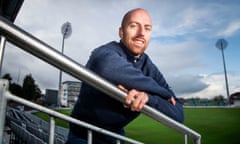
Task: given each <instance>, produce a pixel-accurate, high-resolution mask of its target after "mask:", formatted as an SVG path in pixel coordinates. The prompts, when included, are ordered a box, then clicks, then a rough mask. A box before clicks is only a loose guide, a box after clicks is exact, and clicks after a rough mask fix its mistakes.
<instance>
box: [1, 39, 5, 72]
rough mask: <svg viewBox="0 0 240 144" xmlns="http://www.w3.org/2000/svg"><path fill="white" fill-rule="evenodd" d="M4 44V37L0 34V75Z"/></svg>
mask: <svg viewBox="0 0 240 144" xmlns="http://www.w3.org/2000/svg"><path fill="white" fill-rule="evenodd" d="M5 44H6V37H4V36H2V35H1V36H0V76H1V74H2V64H3V55H4V49H5Z"/></svg>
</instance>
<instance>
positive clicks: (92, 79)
mask: <svg viewBox="0 0 240 144" xmlns="http://www.w3.org/2000/svg"><path fill="white" fill-rule="evenodd" d="M0 34H1V35H4V36H5V37H6V39H7V40H8V41H10V42H11V43H13V44H15V45H16V46H18V47H19V48H21V49H23V50H25V51H26V52H28V53H31V54H33V55H34V56H36V57H38V58H40V59H42V60H44V61H46V62H48V63H49V64H51V65H53V66H55V67H57V68H59V69H61V70H63V71H64V72H66V73H68V74H70V75H72V76H73V77H75V78H77V79H79V80H82V81H83V82H86V83H88V84H89V85H91V86H93V87H95V88H97V89H98V90H100V91H102V92H105V93H106V94H108V95H109V96H111V97H112V98H114V99H116V100H118V101H120V102H124V98H125V97H126V95H127V94H126V93H125V92H123V91H122V90H120V89H119V88H117V87H116V86H115V85H113V84H111V83H110V82H108V81H106V80H105V79H103V78H101V77H99V76H98V75H96V74H95V73H93V72H91V71H90V70H88V69H86V68H85V67H84V66H82V65H80V64H79V63H77V62H75V61H74V60H72V59H71V58H69V57H67V56H65V55H63V54H62V53H60V52H58V51H57V50H55V49H54V48H53V47H51V46H49V45H47V44H46V43H44V42H42V41H41V40H39V39H37V38H36V37H34V36H32V35H31V34H29V33H27V32H26V31H24V30H22V29H21V28H19V27H17V26H16V25H14V24H13V23H11V22H9V21H8V20H6V19H5V18H3V17H0ZM141 112H142V113H143V114H145V115H147V116H149V117H151V118H153V119H155V120H157V121H159V122H161V123H162V124H164V125H166V126H168V127H170V128H172V129H174V130H176V131H178V132H180V133H182V134H184V136H185V137H186V136H189V137H191V138H192V139H193V141H194V143H195V144H200V143H201V135H200V134H199V133H197V132H195V131H193V130H192V129H190V128H188V127H186V126H185V125H183V124H181V123H178V122H176V121H175V120H173V119H171V118H169V117H168V116H166V115H164V114H162V113H160V112H159V111H157V110H155V109H153V108H151V107H150V106H148V105H144V107H143V109H142V111H141Z"/></svg>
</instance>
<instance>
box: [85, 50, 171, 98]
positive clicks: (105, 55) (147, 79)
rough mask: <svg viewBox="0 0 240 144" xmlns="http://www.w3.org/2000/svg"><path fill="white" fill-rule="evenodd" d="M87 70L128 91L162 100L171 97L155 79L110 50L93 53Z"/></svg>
mask: <svg viewBox="0 0 240 144" xmlns="http://www.w3.org/2000/svg"><path fill="white" fill-rule="evenodd" d="M87 68H89V69H90V70H92V71H94V72H95V73H97V74H99V75H100V76H102V77H103V78H105V79H107V80H108V81H110V82H112V83H113V84H115V85H118V84H121V85H123V86H125V87H126V88H128V89H137V90H140V91H144V92H147V93H149V94H153V95H158V96H160V97H162V98H164V99H169V98H170V97H171V96H172V93H171V92H170V91H169V90H168V89H166V88H165V87H163V86H161V85H159V83H158V82H157V81H156V80H155V79H153V78H152V77H151V76H146V75H144V74H143V72H142V71H141V70H140V69H137V68H135V67H134V66H133V64H132V63H131V62H128V61H127V60H126V58H125V57H123V56H122V55H120V54H119V53H117V52H112V51H111V50H109V51H107V50H105V51H103V50H98V51H97V52H96V51H94V52H93V53H92V55H91V57H90V59H89V61H88V63H87Z"/></svg>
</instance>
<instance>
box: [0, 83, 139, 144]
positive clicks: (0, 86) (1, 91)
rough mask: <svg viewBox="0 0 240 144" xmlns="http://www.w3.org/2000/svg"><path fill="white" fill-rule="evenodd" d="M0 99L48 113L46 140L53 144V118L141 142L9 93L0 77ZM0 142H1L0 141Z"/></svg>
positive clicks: (127, 140) (2, 102)
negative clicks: (48, 128)
mask: <svg viewBox="0 0 240 144" xmlns="http://www.w3.org/2000/svg"><path fill="white" fill-rule="evenodd" d="M0 99H1V102H0V104H1V105H4V106H6V102H7V100H12V101H15V102H17V103H20V104H23V105H25V106H28V107H31V108H33V109H36V110H39V111H41V112H43V113H46V114H48V115H49V116H50V132H49V134H50V135H49V142H48V143H49V144H53V143H54V133H55V118H60V119H62V120H65V121H68V122H72V123H74V124H77V125H80V126H83V127H86V128H87V129H89V130H90V134H91V133H92V131H96V132H99V133H102V134H105V135H109V136H112V137H114V138H116V139H117V140H122V141H125V142H129V143H132V144H142V143H141V142H138V141H135V140H132V139H130V138H126V137H124V136H122V135H119V134H115V133H113V132H110V131H108V130H105V129H102V128H99V127H96V126H94V125H91V124H88V123H86V122H83V121H79V120H78V119H75V118H72V117H70V116H66V115H64V114H61V113H59V112H56V111H54V110H51V109H48V108H46V107H43V106H41V105H38V104H35V103H33V102H30V101H28V100H25V99H23V98H20V97H17V96H15V95H13V94H11V93H10V92H9V91H8V81H7V80H3V79H0ZM4 111H6V108H3V109H2V111H0V112H1V113H3V114H5V112H4ZM4 118H5V116H2V117H1V118H0V120H1V122H3V121H4ZM2 127H3V126H2ZM0 129H1V127H0ZM89 139H92V138H89ZM0 140H1V139H0ZM90 141H91V140H90ZM0 143H1V141H0ZM89 144H91V142H89Z"/></svg>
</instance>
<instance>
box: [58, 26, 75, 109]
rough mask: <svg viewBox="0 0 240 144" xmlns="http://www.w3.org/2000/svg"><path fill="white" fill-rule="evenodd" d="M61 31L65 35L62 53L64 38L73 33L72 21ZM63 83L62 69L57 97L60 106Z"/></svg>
mask: <svg viewBox="0 0 240 144" xmlns="http://www.w3.org/2000/svg"><path fill="white" fill-rule="evenodd" d="M61 32H62V35H63V39H62V54H63V52H64V40H65V39H66V38H69V37H70V35H71V34H72V26H71V23H70V22H65V23H64V24H63V25H62V28H61ZM61 84H62V71H61V70H60V72H59V85H58V86H59V89H58V98H57V105H58V106H60V98H61Z"/></svg>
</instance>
